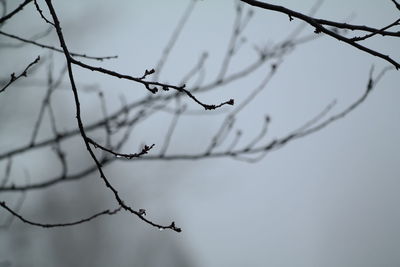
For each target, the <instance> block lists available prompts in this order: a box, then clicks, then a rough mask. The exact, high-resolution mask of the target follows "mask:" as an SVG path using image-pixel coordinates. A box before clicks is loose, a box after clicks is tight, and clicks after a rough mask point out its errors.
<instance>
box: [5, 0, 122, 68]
mask: <svg viewBox="0 0 400 267" xmlns="http://www.w3.org/2000/svg"><path fill="white" fill-rule="evenodd" d="M31 1H32V0H31ZM0 35H3V36H7V37H9V38H12V39H15V40H18V41H21V42H24V43H27V44H31V45H35V46H38V47H41V48H45V49H49V50H53V51H56V52H59V53H63V50H62V49H59V48H56V47H53V46H50V45H45V44H41V43H38V42H35V41H32V40H28V39H24V38H22V37H19V36H16V35H14V34H9V33H6V32H3V31H0ZM70 55H71V56H73V57H81V58H86V59H93V60H99V61H103V60H106V59H113V58H117V57H118V56H106V57H94V56H88V55H86V54H78V53H73V52H70Z"/></svg>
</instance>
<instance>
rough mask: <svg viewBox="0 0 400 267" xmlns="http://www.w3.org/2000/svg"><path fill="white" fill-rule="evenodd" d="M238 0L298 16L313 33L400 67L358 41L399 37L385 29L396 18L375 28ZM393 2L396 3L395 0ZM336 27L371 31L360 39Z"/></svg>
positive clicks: (399, 34)
mask: <svg viewBox="0 0 400 267" xmlns="http://www.w3.org/2000/svg"><path fill="white" fill-rule="evenodd" d="M240 1H242V2H245V3H247V4H249V5H252V6H256V7H259V8H262V9H266V10H271V11H276V12H279V13H283V14H286V15H288V16H289V20H290V21H292V20H293V18H298V19H300V20H302V21H304V22H306V23H308V24H309V25H311V26H313V27H314V28H315V33H325V34H327V35H329V36H331V37H333V38H335V39H337V40H339V41H342V42H345V43H347V44H349V45H351V46H353V47H355V48H357V49H359V50H362V51H364V52H366V53H368V54H370V55H373V56H376V57H379V58H382V59H384V60H386V61H387V62H389V63H391V64H392V65H393V66H395V67H396V69H397V70H398V69H399V68H400V63H399V62H397V61H396V60H394V59H392V58H391V57H390V56H389V55H385V54H382V53H381V52H379V51H377V50H374V49H370V48H368V47H366V46H364V45H361V44H359V43H358V41H362V40H366V39H369V38H371V37H372V36H374V35H376V34H379V35H382V36H386V35H387V36H393V37H400V31H398V32H390V31H386V30H387V29H389V28H391V27H393V26H396V25H399V20H396V21H395V22H393V23H391V24H389V25H388V26H386V27H383V28H382V29H377V28H372V27H367V26H360V25H352V24H347V23H339V22H335V21H329V20H324V19H316V18H314V17H310V16H307V15H305V14H302V13H299V12H297V11H294V10H291V9H288V8H286V7H283V6H277V5H272V4H268V3H265V2H260V1H257V0H240ZM392 1H393V0H392ZM395 3H396V4H397V2H395ZM396 7H397V5H396ZM326 26H332V27H334V28H336V29H332V30H331V29H328V28H326ZM337 29H346V30H357V31H362V32H367V33H372V34H369V35H366V36H364V37H361V38H360V39H357V38H355V39H354V38H347V37H345V36H343V35H340V34H339V33H338V32H337Z"/></svg>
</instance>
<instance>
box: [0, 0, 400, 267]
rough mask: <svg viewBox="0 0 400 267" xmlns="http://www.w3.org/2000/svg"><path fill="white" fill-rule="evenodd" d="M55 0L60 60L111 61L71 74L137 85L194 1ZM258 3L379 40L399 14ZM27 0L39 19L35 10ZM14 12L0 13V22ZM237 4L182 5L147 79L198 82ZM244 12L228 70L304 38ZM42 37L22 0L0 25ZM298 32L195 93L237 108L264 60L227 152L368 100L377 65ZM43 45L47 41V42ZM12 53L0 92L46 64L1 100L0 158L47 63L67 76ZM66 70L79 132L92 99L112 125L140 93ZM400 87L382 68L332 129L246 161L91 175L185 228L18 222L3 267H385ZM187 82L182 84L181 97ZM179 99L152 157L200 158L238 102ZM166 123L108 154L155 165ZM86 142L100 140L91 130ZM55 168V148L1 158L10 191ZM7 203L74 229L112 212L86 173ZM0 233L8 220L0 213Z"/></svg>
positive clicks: (13, 140)
mask: <svg viewBox="0 0 400 267" xmlns="http://www.w3.org/2000/svg"><path fill="white" fill-rule="evenodd" d="M53 2H54V5H55V8H56V11H57V12H58V15H59V18H60V21H61V25H62V28H63V32H64V35H65V38H66V42H67V45H68V47H69V48H70V50H71V51H77V52H81V53H87V54H90V55H100V56H102V55H118V58H117V59H112V60H108V61H103V62H93V61H87V60H86V61H85V62H89V63H90V64H92V65H95V66H102V67H105V68H109V69H112V70H115V71H118V72H121V73H126V74H131V75H134V76H141V75H142V74H143V73H144V71H145V69H151V68H153V67H155V66H156V65H157V62H158V61H159V59H160V57H161V56H162V54H163V50H164V49H165V47H166V46H167V45H168V41H169V40H170V38H171V34H172V33H173V32H174V29H175V28H176V25H177V24H179V23H180V19H181V17H182V15H183V14H185V12H186V11H185V10H187V8H188V5H190V1H189V0H173V1H172V0H171V1H157V0H148V1H127V0H121V1H117V2H115V1H114V2H113V1H103V0H97V1H94V0H90V1H89V0H87V1H78V0H70V1H59V0H54V1H53ZM270 2H271V3H275V4H279V5H283V6H286V7H287V8H290V9H293V10H296V11H299V12H304V13H309V12H310V10H312V9H313V7H316V6H318V9H317V11H316V13H315V16H316V17H319V18H325V19H330V20H336V21H348V22H351V23H353V24H362V25H369V26H374V27H377V28H380V27H383V26H385V25H387V24H389V23H391V22H392V21H393V20H395V19H396V18H398V17H399V11H398V10H396V9H395V8H394V5H393V3H392V2H391V1H382V0H372V1H362V0H350V1H333V0H325V1H323V2H318V3H316V2H315V1H314V0H305V1H300V2H294V1H270ZM38 3H39V5H40V6H41V7H42V9H43V10H44V14H45V15H46V16H49V15H48V12H47V8H46V5H45V3H44V1H38ZM18 4H19V3H17V1H7V9H8V10H12V9H13V8H15V7H16V6H17V5H18ZM237 4H238V2H235V1H232V0H218V1H211V0H203V1H196V3H195V4H194V6H193V10H192V11H191V13H190V16H189V17H188V19H187V21H186V22H185V23H184V27H183V29H182V32H181V34H180V35H179V37H178V39H177V42H176V44H175V45H174V46H173V48H172V49H171V52H170V54H169V56H168V59H167V61H166V62H165V64H164V66H163V70H162V72H161V73H160V76H159V77H158V78H159V79H158V80H160V81H162V82H168V83H171V84H179V82H180V81H181V79H182V77H184V76H185V74H186V73H187V72H188V70H189V69H191V68H192V67H193V66H195V65H196V63H197V62H198V60H199V58H201V56H202V54H203V53H204V52H206V53H207V55H208V56H207V60H206V61H205V63H204V73H203V74H201V75H204V76H203V82H204V84H207V82H209V81H213V80H214V79H215V77H217V76H218V73H219V70H220V67H221V64H222V61H223V58H224V56H225V53H226V50H227V49H228V47H229V40H230V36H231V33H232V29H233V27H234V23H235V15H236V10H237ZM242 8H243V11H242V12H243V14H245V15H244V17H246V14H248V12H249V10H253V11H251V12H253V15H252V16H251V19H250V20H249V21H248V24H247V26H246V29H245V30H244V31H243V33H242V34H241V36H240V42H239V43H240V49H239V50H238V52H237V53H236V54H235V56H234V57H233V58H232V62H231V64H230V66H229V68H228V70H227V73H228V74H230V73H234V72H235V71H238V70H240V69H242V68H243V66H247V65H249V64H251V63H252V62H254V61H255V60H257V58H258V57H259V52H257V51H259V50H260V48H263V47H267V48H268V49H271V50H272V49H273V48H274V47H276V46H275V45H276V44H282V42H284V41H285V40H288V38H290V37H291V36H292V35H291V34H292V33H293V32H294V31H296V29H298V27H299V26H301V25H302V24H301V23H300V22H299V21H297V20H294V21H289V18H288V17H287V16H285V15H282V14H278V13H274V12H271V11H267V10H261V9H256V8H253V9H252V8H250V7H249V6H247V5H243V6H242ZM47 28H48V24H46V23H45V22H44V21H43V20H42V19H41V18H40V16H39V15H38V14H37V12H36V10H35V7H34V5H33V4H30V5H28V6H27V7H25V8H24V9H23V11H22V12H20V13H19V14H18V15H16V16H15V17H14V18H13V19H12V20H10V21H8V22H7V23H6V24H5V25H3V26H2V27H1V30H2V31H4V32H8V33H13V34H16V35H19V36H24V37H26V38H28V37H30V36H33V35H34V34H36V33H39V32H45V31H46V29H47ZM348 34H352V33H348ZM309 36H313V37H312V39H310V40H309V41H307V42H304V43H300V44H298V45H296V47H294V48H290V49H289V50H288V51H285V53H284V54H283V55H282V56H281V57H278V58H274V59H272V60H271V61H267V62H266V64H265V65H263V66H262V67H260V68H259V69H257V70H256V71H253V72H251V73H250V74H249V75H247V76H245V77H243V79H240V80H238V81H235V82H234V83H230V84H226V85H224V86H221V87H220V88H218V90H213V91H208V92H201V93H199V94H198V95H196V96H198V98H199V99H201V100H202V101H204V102H206V103H211V104H218V103H221V102H223V101H225V100H228V99H230V98H234V99H235V103H236V106H237V105H240V103H243V101H245V99H246V98H247V97H248V95H249V94H250V93H251V92H252V91H253V90H254V89H255V88H257V86H258V85H259V84H260V83H261V82H262V81H263V79H265V77H266V73H268V72H269V71H270V70H271V65H276V64H278V68H277V70H276V73H275V74H274V75H273V77H272V78H271V79H270V80H269V81H268V83H267V84H266V86H265V88H264V89H263V90H262V91H261V92H260V93H259V94H258V95H257V96H256V97H255V98H254V99H253V101H252V102H250V103H249V104H248V105H247V106H246V107H245V108H244V109H243V110H242V111H241V112H240V113H239V114H238V115H237V116H236V120H235V124H234V126H233V130H232V133H231V135H230V136H228V137H227V140H226V144H224V145H225V147H226V146H227V145H229V143H231V142H232V139H234V136H235V132H237V131H240V132H241V133H242V135H241V138H240V140H239V143H238V146H239V147H240V145H245V144H247V143H248V142H249V141H251V140H252V139H253V138H254V137H256V136H257V135H258V134H259V133H260V131H261V129H262V127H263V125H264V123H265V117H266V116H267V115H268V116H269V117H270V118H271V122H270V123H269V125H268V132H267V134H266V136H265V137H264V139H263V140H261V142H260V143H267V142H268V141H271V140H273V139H274V138H279V137H283V136H285V135H287V134H288V133H290V132H291V131H293V130H295V129H297V128H299V127H301V126H302V125H303V124H304V123H306V122H307V121H309V120H310V119H312V118H313V117H315V116H316V115H317V114H319V113H320V112H321V111H322V110H323V109H324V108H325V107H326V106H327V105H328V104H329V103H332V101H334V100H336V105H335V106H334V107H333V109H332V110H331V111H330V112H331V113H330V114H335V113H338V112H340V111H341V110H343V109H345V108H346V107H347V106H349V105H350V104H351V103H353V102H354V101H356V100H357V99H358V98H359V97H360V96H361V95H362V94H363V93H364V91H365V88H366V85H367V83H368V79H369V72H370V70H371V67H372V66H374V69H375V72H374V73H375V74H377V73H378V72H379V71H380V70H382V69H383V68H384V67H386V66H388V63H387V62H384V61H383V60H380V59H378V58H374V57H372V56H370V55H368V54H366V53H363V52H361V51H359V50H357V49H355V48H353V47H350V46H348V45H344V44H343V43H340V42H338V41H336V40H333V39H332V38H329V37H326V36H319V35H318V36H316V34H314V29H313V28H311V27H309V26H305V27H304V28H303V29H302V31H301V32H300V33H299V34H298V35H297V36H296V38H302V37H306V38H308V37H309ZM296 40H297V39H296ZM307 40H308V39H307ZM40 42H42V43H47V44H52V45H55V46H56V45H58V41H57V36H56V34H55V32H54V31H53V32H50V33H49V34H48V35H46V36H45V37H43V38H41V39H40ZM16 44H18V42H15V41H13V40H11V39H9V38H6V37H5V36H0V74H1V80H7V79H8V77H9V74H10V73H12V72H19V71H20V70H23V68H24V67H25V66H26V65H27V63H28V62H31V61H32V60H33V59H34V58H35V57H36V56H37V55H41V57H42V60H41V61H43V63H42V65H41V66H40V69H38V70H36V71H35V72H34V74H33V75H32V76H29V77H27V78H25V79H21V80H19V81H18V82H16V83H15V84H14V85H13V86H12V87H10V88H8V89H7V90H6V91H5V92H3V93H2V94H1V95H0V136H1V138H0V154H2V153H4V152H6V151H9V150H12V149H13V148H16V147H20V146H22V145H24V144H26V143H28V142H29V139H30V137H31V134H32V128H33V126H34V123H35V121H36V118H37V116H38V112H39V109H40V105H41V103H42V100H43V97H44V95H45V94H46V88H45V86H43V82H44V84H45V82H46V79H47V72H48V68H49V67H48V66H49V64H50V63H51V64H52V65H50V66H51V69H53V70H54V73H55V74H54V75H56V74H58V73H60V71H61V70H62V69H63V66H64V57H63V55H62V54H57V53H49V51H46V50H44V49H41V48H37V47H33V46H29V45H25V46H23V47H15V45H16ZM365 44H366V45H368V46H370V47H373V48H375V49H377V50H379V51H382V52H383V53H385V54H389V55H392V56H393V57H394V58H395V59H397V60H399V59H400V53H399V49H398V47H399V46H398V41H397V43H396V40H395V39H394V38H381V37H376V38H374V39H372V40H369V41H367V42H366V43H365ZM268 51H269V50H268ZM74 73H75V77H76V81H77V84H78V88H79V90H80V96H81V106H82V117H83V120H84V123H87V124H89V123H91V122H94V121H96V120H99V119H101V118H102V116H103V115H102V109H101V101H100V99H99V97H98V93H97V92H98V91H99V90H101V91H102V92H103V94H104V99H105V102H106V107H107V109H108V111H109V112H110V113H112V112H113V111H115V110H118V109H119V108H121V105H122V104H121V96H123V99H124V100H123V101H127V103H131V102H134V101H136V100H139V99H141V98H142V97H144V96H146V95H147V91H146V90H145V88H144V87H143V86H141V85H138V84H133V83H131V82H128V81H122V80H118V79H115V78H113V77H107V76H104V75H101V74H98V73H92V72H90V71H87V70H83V69H80V68H77V67H74ZM199 76H200V75H199ZM399 81H400V79H399V73H398V72H396V71H389V72H387V73H386V74H385V76H384V77H383V78H382V80H381V81H380V82H379V84H377V86H376V88H375V89H374V91H373V92H372V93H371V94H370V96H369V97H368V98H367V99H366V101H365V102H364V103H362V105H360V106H359V107H358V108H357V109H356V110H355V111H353V112H352V113H350V114H349V115H348V116H346V117H345V118H344V119H341V120H339V121H337V122H335V123H333V124H331V125H329V126H328V127H326V128H324V129H322V130H321V131H318V132H316V133H314V134H312V135H309V136H306V137H304V138H300V139H297V140H294V141H293V142H289V143H288V144H286V145H285V146H283V147H282V148H280V149H278V150H274V151H271V152H270V153H268V154H267V155H266V156H265V157H264V158H263V159H262V160H260V161H257V162H255V163H248V162H243V161H238V160H235V159H233V158H232V157H223V158H204V159H199V160H172V161H166V160H148V161H146V160H132V161H126V160H117V161H114V162H112V163H111V164H109V165H107V166H106V167H105V168H104V169H105V171H106V174H107V176H108V177H109V179H110V181H111V183H112V184H113V185H114V186H115V187H116V188H117V189H118V190H119V192H120V194H121V196H122V197H123V199H124V200H125V202H126V203H128V204H129V205H131V206H133V207H134V208H136V209H138V208H145V209H146V212H147V216H148V217H149V218H151V219H152V220H153V221H156V222H160V223H162V224H169V223H170V222H171V221H175V222H176V224H177V226H179V227H181V228H182V229H183V231H182V233H175V232H173V231H168V230H165V231H158V230H157V229H155V228H153V227H150V226H149V225H147V224H145V223H144V222H142V221H140V220H139V219H138V218H137V217H135V216H133V215H131V214H128V213H123V212H121V213H118V214H116V215H114V216H103V217H100V218H98V219H96V220H93V221H91V222H89V223H85V224H81V225H77V226H73V227H68V228H54V229H43V228H37V227H34V226H31V225H27V224H24V223H22V222H20V221H19V220H17V219H15V220H14V221H13V222H12V224H11V225H10V226H8V227H7V228H2V229H0V266H2V267H3V266H163V267H168V266H175V267H178V266H196V267H202V266H204V267H205V266H207V267H212V266H216V267H217V266H218V267H220V266H399V265H400V229H399V225H400V206H399V201H400V196H399V193H398V191H399V188H400V166H399V162H400V155H399V151H400V143H399V142H398V137H399V136H400V124H399V118H400V109H399V107H398V103H397V101H398V99H400V92H399ZM195 83H196V78H195V79H193V80H192V81H191V83H190V82H189V83H188V85H189V86H190V85H193V84H195ZM68 85H69V84H68V78H67V76H65V77H64V78H63V82H62V83H61V85H60V89H59V90H57V91H55V93H54V96H53V98H52V101H53V102H52V103H53V108H54V110H55V116H56V118H57V125H58V127H59V129H60V130H68V129H73V128H75V127H76V121H75V107H74V102H73V96H72V92H71V91H70V90H69V87H68ZM172 93H173V92H171V91H170V92H161V94H172ZM123 101H122V102H123ZM181 101H183V102H184V103H186V105H187V110H188V111H190V112H192V113H193V114H192V115H182V116H181V117H180V118H179V121H178V122H177V125H176V128H175V130H174V133H173V135H172V136H171V141H170V144H169V146H168V149H167V151H166V155H169V154H171V155H173V154H198V153H202V152H204V151H205V150H206V148H207V147H208V146H209V144H210V142H211V139H212V137H213V136H214V135H215V133H216V132H218V129H219V128H220V126H221V124H222V123H223V121H224V119H225V116H226V115H227V114H229V112H230V111H232V110H233V109H234V108H235V106H234V107H231V106H227V107H223V108H221V109H218V110H215V111H203V109H202V108H201V107H200V106H199V105H197V104H196V103H193V101H191V100H188V99H187V98H186V97H185V96H183V97H181ZM171 107H172V108H173V107H175V106H174V103H171ZM190 112H189V113H190ZM173 117H174V114H171V113H169V112H157V113H156V114H154V115H153V116H151V117H149V118H148V119H146V120H144V121H143V122H141V123H140V124H139V125H138V126H137V127H135V128H134V130H133V132H132V134H131V136H130V138H129V140H128V142H127V143H126V144H125V146H123V147H122V148H121V150H122V151H123V152H125V153H132V152H136V151H138V148H139V147H140V146H141V145H142V144H144V143H146V144H153V143H154V144H156V146H155V148H154V151H153V150H152V151H151V152H150V153H149V154H150V155H151V154H152V153H154V154H157V152H159V151H160V149H161V148H162V146H161V145H158V144H162V143H163V142H164V141H165V136H166V133H167V132H168V129H169V125H170V123H171V121H172V120H173ZM328 117H329V115H328ZM48 121H49V119H48V118H47V119H46V117H45V119H44V122H45V123H44V124H43V125H42V127H41V128H40V130H39V133H38V140H44V139H46V138H48V137H49V136H51V127H50V125H49V123H48ZM93 135H94V136H95V137H97V138H99V139H98V140H102V139H101V138H102V136H103V135H102V133H101V131H98V132H94V133H93ZM229 138H230V139H229ZM103 141H104V139H103ZM61 146H62V148H63V149H64V150H65V152H66V154H67V161H68V164H69V170H71V172H73V173H74V172H78V171H79V170H82V169H84V168H85V167H86V166H90V165H91V164H92V159H91V158H90V157H89V155H88V153H87V151H86V149H85V148H84V145H83V143H82V141H81V140H80V138H79V136H77V137H74V138H72V139H70V140H68V141H67V142H65V143H64V142H63V143H61ZM216 150H217V151H219V150H220V148H216ZM6 167H7V160H6V159H5V160H2V161H1V162H0V175H3V173H4V171H5V169H6ZM59 172H60V163H59V162H58V160H57V158H56V157H55V153H54V152H52V150H51V148H49V147H47V148H45V149H38V150H34V151H30V152H28V153H23V154H19V155H18V156H16V157H14V158H13V163H12V170H11V174H10V181H9V184H12V183H15V184H16V185H22V184H27V183H35V182H39V181H45V180H48V179H49V178H51V177H53V176H54V175H56V174H57V173H59ZM0 177H1V176H0ZM21 195H23V196H24V201H23V203H22V206H21V208H20V210H19V213H20V214H22V215H23V216H24V217H26V218H28V219H31V220H33V221H37V222H43V223H57V222H66V221H73V220H76V219H79V218H83V217H87V216H88V215H91V214H93V213H95V212H99V211H101V210H104V209H107V208H110V209H111V208H113V207H115V205H116V203H115V200H114V198H113V195H112V194H111V193H110V191H109V190H108V189H106V188H105V186H104V185H103V182H102V181H101V180H100V179H99V175H98V174H97V173H96V172H93V173H92V174H90V175H88V176H86V177H85V178H83V179H80V180H77V181H71V182H63V183H59V184H57V185H54V186H51V187H48V188H46V189H39V190H30V191H27V192H26V193H25V194H23V193H12V192H0V200H2V201H3V200H5V201H7V203H10V205H12V203H18V201H19V200H20V199H21ZM14 205H15V204H14ZM0 220H1V223H3V222H6V221H7V220H9V215H8V213H6V212H5V211H4V210H1V211H0Z"/></svg>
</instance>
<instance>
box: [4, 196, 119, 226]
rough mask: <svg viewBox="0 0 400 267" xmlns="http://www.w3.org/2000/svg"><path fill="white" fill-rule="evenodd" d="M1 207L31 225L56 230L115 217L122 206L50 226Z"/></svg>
mask: <svg viewBox="0 0 400 267" xmlns="http://www.w3.org/2000/svg"><path fill="white" fill-rule="evenodd" d="M0 206H1V207H2V208H4V209H5V210H7V211H8V212H9V213H11V214H12V215H13V216H15V217H17V218H18V219H19V220H20V221H22V222H24V223H27V224H30V225H34V226H39V227H43V228H54V227H66V226H72V225H78V224H82V223H85V222H88V221H91V220H93V219H95V218H97V217H99V216H102V215H114V214H116V213H118V212H119V211H120V210H121V208H122V207H121V206H120V207H118V208H116V209H114V210H104V211H102V212H99V213H96V214H94V215H92V216H90V217H87V218H84V219H80V220H77V221H74V222H69V223H54V224H50V223H38V222H33V221H30V220H27V219H25V218H24V217H22V216H21V215H19V214H18V213H17V212H15V211H14V210H12V209H11V208H10V207H9V206H7V204H6V203H5V202H4V201H2V202H0Z"/></svg>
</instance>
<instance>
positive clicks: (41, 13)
mask: <svg viewBox="0 0 400 267" xmlns="http://www.w3.org/2000/svg"><path fill="white" fill-rule="evenodd" d="M33 2H34V3H35V7H36V10H37V11H38V12H39V14H40V16H41V17H42V19H43V20H44V21H45V22H46V23H48V24H50V25H52V26H54V23H53V22H51V21H49V20H48V19H47V18H46V17H45V16H44V15H43V10H41V9H40V6H39V4H38V2H37V0H34V1H33Z"/></svg>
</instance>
